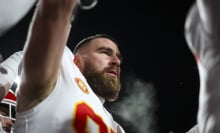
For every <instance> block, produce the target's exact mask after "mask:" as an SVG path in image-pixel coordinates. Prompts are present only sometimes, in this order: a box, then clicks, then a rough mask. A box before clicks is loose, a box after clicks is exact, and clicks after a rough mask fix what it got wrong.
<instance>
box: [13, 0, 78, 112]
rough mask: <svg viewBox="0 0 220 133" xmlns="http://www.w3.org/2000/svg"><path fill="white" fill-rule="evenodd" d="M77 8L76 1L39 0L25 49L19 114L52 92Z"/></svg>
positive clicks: (19, 96)
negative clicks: (71, 21)
mask: <svg viewBox="0 0 220 133" xmlns="http://www.w3.org/2000/svg"><path fill="white" fill-rule="evenodd" d="M75 6H76V0H39V2H38V5H37V8H36V10H35V13H34V17H33V20H32V23H31V25H30V29H29V35H28V38H27V41H26V44H25V47H24V60H23V70H22V76H21V86H20V92H19V93H18V94H19V95H18V98H19V103H18V108H17V109H18V111H23V110H26V109H29V108H31V107H33V106H35V105H36V104H38V103H39V102H40V101H41V100H43V99H44V98H45V97H46V96H48V95H49V93H50V92H51V91H52V89H53V87H54V85H55V82H56V81H57V77H58V73H59V69H60V63H61V57H62V54H63V51H64V47H65V45H66V43H67V39H68V35H69V31H70V27H71V26H70V20H71V16H72V14H73V10H74V8H75Z"/></svg>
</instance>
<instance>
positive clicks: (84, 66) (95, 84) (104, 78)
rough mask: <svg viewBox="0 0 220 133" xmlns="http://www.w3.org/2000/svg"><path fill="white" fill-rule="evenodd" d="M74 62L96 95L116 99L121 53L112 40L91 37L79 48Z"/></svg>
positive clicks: (111, 99)
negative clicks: (90, 39)
mask: <svg viewBox="0 0 220 133" xmlns="http://www.w3.org/2000/svg"><path fill="white" fill-rule="evenodd" d="M74 63H75V64H76V65H77V66H78V67H79V69H80V71H81V72H82V73H83V75H84V76H85V77H86V79H87V81H88V83H89V84H90V86H91V87H92V89H93V90H94V92H95V93H96V94H97V95H98V96H101V97H103V98H104V99H106V100H109V101H113V100H116V99H117V96H118V93H119V91H120V87H121V84H120V71H121V70H120V65H121V55H120V52H119V50H118V47H117V45H116V44H115V43H114V42H113V41H111V40H109V39H107V38H95V39H93V40H92V41H91V42H89V43H88V44H86V45H85V46H83V47H81V48H80V49H79V52H77V53H76V56H75V60H74Z"/></svg>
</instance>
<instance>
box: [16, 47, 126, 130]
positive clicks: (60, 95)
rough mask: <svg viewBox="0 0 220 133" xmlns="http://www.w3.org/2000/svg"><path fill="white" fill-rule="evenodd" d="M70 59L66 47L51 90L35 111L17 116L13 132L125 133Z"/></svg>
mask: <svg viewBox="0 0 220 133" xmlns="http://www.w3.org/2000/svg"><path fill="white" fill-rule="evenodd" d="M73 58H74V56H73V54H72V52H71V51H70V50H69V49H68V48H65V50H64V55H63V57H62V61H61V63H62V67H61V73H60V75H59V77H58V80H57V83H56V85H55V88H54V90H53V91H52V93H51V94H50V95H49V96H48V97H47V98H46V99H45V100H44V101H42V102H41V103H40V104H38V105H37V106H35V107H34V108H32V109H30V110H28V111H25V112H22V113H17V115H16V126H15V132H16V133H88V132H89V133H124V131H123V129H121V127H120V126H119V125H118V124H117V123H116V122H115V121H114V120H113V118H112V116H111V115H110V113H109V112H108V111H107V110H106V109H105V108H104V107H103V102H104V101H102V100H101V99H100V98H99V97H97V96H96V95H95V93H94V92H93V91H92V89H91V88H90V87H89V85H88V83H87V82H86V79H85V78H84V76H83V75H82V74H81V72H80V71H79V69H78V68H77V66H76V65H75V64H74V63H73ZM33 93H34V92H33ZM117 130H118V131H117Z"/></svg>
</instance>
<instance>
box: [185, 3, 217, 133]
mask: <svg viewBox="0 0 220 133" xmlns="http://www.w3.org/2000/svg"><path fill="white" fill-rule="evenodd" d="M197 2H198V1H197ZM200 2H203V1H200ZM205 2H207V3H209V4H211V2H213V3H214V1H205ZM205 2H204V3H205ZM216 2H217V1H216ZM213 3H212V4H213ZM199 4H201V3H199ZM197 5H198V3H197ZM203 6H204V5H203ZM209 6H210V5H209ZM210 7H211V6H210ZM218 8H219V9H220V7H219V6H218ZM199 9H200V10H198V7H197V6H196V5H194V6H193V8H192V9H191V10H190V13H189V14H188V17H187V21H186V25H185V35H186V40H187V43H188V45H189V47H190V50H191V51H192V53H193V54H194V56H195V58H196V61H197V65H198V69H199V75H200V94H199V110H198V126H199V131H200V133H219V132H220V126H219V124H220V38H219V37H217V36H216V35H214V34H213V33H212V32H208V31H207V29H206V28H205V27H204V26H208V25H207V23H205V21H202V19H201V17H200V16H202V15H204V14H203V13H204V12H202V11H203V9H205V8H202V6H201V5H200V8H199ZM210 9H212V8H210ZM219 9H218V10H219ZM213 10H214V9H213ZM218 10H214V11H218ZM199 11H200V14H199ZM218 12H219V11H218ZM216 13H217V12H216ZM205 15H207V14H205ZM216 17H219V16H216ZM216 26H217V25H216ZM216 28H217V27H216Z"/></svg>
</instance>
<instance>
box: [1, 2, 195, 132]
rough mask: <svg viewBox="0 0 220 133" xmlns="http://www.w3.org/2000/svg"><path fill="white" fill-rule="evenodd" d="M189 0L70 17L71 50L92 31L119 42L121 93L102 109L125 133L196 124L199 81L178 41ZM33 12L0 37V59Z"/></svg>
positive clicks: (17, 46)
mask: <svg viewBox="0 0 220 133" xmlns="http://www.w3.org/2000/svg"><path fill="white" fill-rule="evenodd" d="M193 2H194V1H193V0H182V1H177V0H168V1H164V0H148V1H145V0H142V1H140V0H136V1H131V0H111V1H110V0H99V1H98V4H97V5H96V6H95V7H94V8H93V9H91V10H81V11H80V12H79V14H78V15H77V16H76V18H75V21H74V22H73V24H72V31H71V33H70V34H71V35H70V38H69V41H68V46H69V47H70V48H71V49H73V47H74V46H75V45H76V44H77V42H79V41H80V40H81V39H83V38H84V37H87V36H89V35H93V34H97V33H106V34H109V35H111V36H113V37H115V38H116V39H117V40H118V42H119V43H120V47H121V52H122V55H123V58H124V59H123V64H122V83H123V86H122V92H121V94H120V97H119V99H118V101H116V102H114V103H106V104H105V106H106V107H107V108H108V109H109V110H110V111H111V112H112V113H113V115H114V116H115V119H117V120H118V122H119V123H121V124H122V126H123V127H124V128H125V129H126V131H127V133H169V132H170V131H173V132H174V133H185V132H186V131H188V130H189V129H190V128H191V127H193V126H194V125H195V124H196V113H197V108H198V93H199V77H198V70H197V66H196V63H195V60H194V58H193V56H192V54H191V52H190V51H189V49H188V46H187V44H186V41H185V38H184V22H185V18H186V15H187V13H188V10H189V8H190V6H191V4H192V3H193ZM11 8H16V7H11ZM33 10H34V7H33V8H32V10H31V11H30V12H29V13H28V14H27V15H26V16H25V18H23V19H22V21H20V22H19V23H18V24H17V25H16V26H15V27H14V28H12V29H11V30H10V31H8V32H7V33H6V34H4V35H3V36H1V37H0V46H1V47H0V53H1V58H0V60H1V59H2V60H3V59H6V58H7V57H8V56H9V55H11V54H12V53H14V52H15V51H18V50H22V48H23V45H24V42H25V39H26V35H27V29H28V26H29V23H30V20H31V17H32V14H33ZM54 28H56V27H54Z"/></svg>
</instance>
